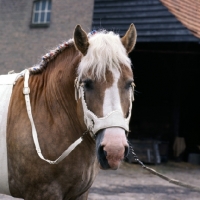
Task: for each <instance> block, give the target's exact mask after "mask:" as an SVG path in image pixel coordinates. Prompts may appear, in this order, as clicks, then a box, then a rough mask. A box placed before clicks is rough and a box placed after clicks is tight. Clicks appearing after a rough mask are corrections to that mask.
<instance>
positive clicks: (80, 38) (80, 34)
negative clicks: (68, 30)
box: [74, 25, 89, 55]
mask: <svg viewBox="0 0 200 200" xmlns="http://www.w3.org/2000/svg"><path fill="white" fill-rule="evenodd" d="M74 42H75V45H76V48H77V49H78V50H79V51H80V52H81V53H82V54H83V55H86V54H87V50H88V46H89V42H88V37H87V34H86V32H85V31H84V30H83V29H82V28H81V26H80V25H77V26H76V28H75V30H74Z"/></svg>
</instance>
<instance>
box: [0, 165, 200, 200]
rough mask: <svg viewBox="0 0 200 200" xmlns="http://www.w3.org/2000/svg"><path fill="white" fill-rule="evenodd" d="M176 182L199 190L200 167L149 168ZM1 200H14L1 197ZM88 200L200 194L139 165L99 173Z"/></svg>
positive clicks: (182, 198) (156, 199) (194, 199)
mask: <svg viewBox="0 0 200 200" xmlns="http://www.w3.org/2000/svg"><path fill="white" fill-rule="evenodd" d="M150 167H152V168H154V169H156V170H157V171H159V172H161V173H163V174H165V175H168V176H170V177H172V178H174V179H178V180H181V181H185V182H187V183H190V184H193V185H196V186H199V187H200V165H198V166H197V165H196V166H195V165H191V164H188V163H175V162H168V163H166V164H161V165H157V166H155V165H152V166H150ZM0 199H2V200H14V199H13V198H11V197H8V196H5V195H0ZM88 199H89V200H122V199H123V200H143V199H145V200H200V193H198V192H194V191H191V190H188V189H185V188H182V187H179V186H175V185H173V184H170V183H168V182H166V181H164V180H162V179H160V178H159V177H157V176H155V175H152V174H150V173H149V172H147V171H145V170H144V169H142V168H141V167H140V166H139V165H137V164H129V163H123V164H122V166H121V168H120V169H118V170H117V171H100V173H99V175H98V177H97V178H96V180H95V182H94V184H93V186H92V188H91V189H90V194H89V198H88Z"/></svg>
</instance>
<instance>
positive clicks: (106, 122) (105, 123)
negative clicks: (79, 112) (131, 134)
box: [23, 69, 135, 164]
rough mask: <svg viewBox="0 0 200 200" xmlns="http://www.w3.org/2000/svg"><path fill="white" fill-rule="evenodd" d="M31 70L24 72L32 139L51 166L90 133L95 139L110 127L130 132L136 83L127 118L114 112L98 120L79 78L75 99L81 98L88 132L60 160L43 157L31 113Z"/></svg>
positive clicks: (76, 84)
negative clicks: (88, 102) (99, 133)
mask: <svg viewBox="0 0 200 200" xmlns="http://www.w3.org/2000/svg"><path fill="white" fill-rule="evenodd" d="M29 73H30V72H29V70H28V69H26V70H25V72H24V88H23V94H24V96H25V102H26V109H27V113H28V117H29V120H30V123H31V129H32V137H33V141H34V144H35V148H36V151H37V153H38V156H39V157H40V158H41V159H42V160H44V161H46V162H48V163H49V164H58V163H59V162H61V161H62V160H63V159H64V158H65V157H67V156H68V155H69V154H70V153H71V152H72V151H73V150H74V149H75V148H76V147H77V146H78V145H79V144H80V143H81V142H82V141H83V136H84V135H85V134H86V133H87V132H89V133H90V135H91V136H92V137H93V138H94V137H95V134H96V133H97V132H98V131H99V130H101V129H104V128H108V127H121V128H123V129H124V130H126V131H129V121H130V118H131V110H132V101H134V86H135V85H134V83H132V85H131V88H132V89H130V107H129V115H128V117H127V118H124V117H123V114H122V113H121V112H120V111H118V110H114V111H112V112H110V113H108V115H106V116H105V117H101V118H98V117H97V116H96V115H95V114H94V113H93V112H92V111H90V110H88V108H87V104H86V102H85V100H84V90H83V87H82V85H80V84H79V81H78V78H76V79H75V84H74V86H75V99H76V100H78V98H81V100H82V106H83V112H84V121H85V124H86V126H87V129H88V131H86V132H85V133H83V136H81V137H80V138H79V139H77V140H76V141H75V142H74V143H72V144H71V145H70V146H69V147H68V149H66V150H65V151H64V152H63V153H62V154H61V156H60V157H59V158H57V159H56V160H54V161H51V160H48V159H45V158H44V156H43V155H42V152H41V148H40V144H39V141H38V136H37V131H36V127H35V123H34V120H33V116H32V111H31V104H30V97H29V94H30V88H29V85H28V80H29Z"/></svg>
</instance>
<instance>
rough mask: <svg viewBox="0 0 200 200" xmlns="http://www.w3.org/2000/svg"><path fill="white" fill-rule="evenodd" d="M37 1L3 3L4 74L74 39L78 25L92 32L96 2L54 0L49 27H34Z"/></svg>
mask: <svg viewBox="0 0 200 200" xmlns="http://www.w3.org/2000/svg"><path fill="white" fill-rule="evenodd" d="M32 7H33V0H0V74H4V73H7V72H8V71H10V70H15V72H19V71H21V70H23V69H25V68H28V67H31V66H32V65H34V64H37V63H38V62H39V61H40V58H41V56H42V55H44V54H45V53H47V52H49V50H50V49H51V48H54V47H56V46H57V45H58V44H60V43H61V42H63V41H64V40H68V39H70V38H72V36H73V30H74V27H75V26H76V25H77V24H81V26H82V27H83V28H84V29H85V31H86V32H89V31H90V30H91V24H92V14H93V0H84V1H80V0H52V12H51V23H50V26H49V27H48V28H30V22H31V14H32Z"/></svg>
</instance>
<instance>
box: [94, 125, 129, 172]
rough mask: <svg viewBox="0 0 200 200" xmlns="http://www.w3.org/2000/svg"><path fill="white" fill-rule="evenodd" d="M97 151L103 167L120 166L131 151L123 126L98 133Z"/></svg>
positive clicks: (113, 167)
mask: <svg viewBox="0 0 200 200" xmlns="http://www.w3.org/2000/svg"><path fill="white" fill-rule="evenodd" d="M96 152H97V158H98V161H99V165H100V168H101V169H104V170H106V169H113V170H116V169H118V168H119V166H120V163H121V161H122V160H123V159H124V157H126V156H127V154H128V152H129V145H128V143H127V138H126V135H125V130H123V129H122V128H117V127H113V128H107V129H104V130H101V131H99V132H98V133H97V137H96Z"/></svg>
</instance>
